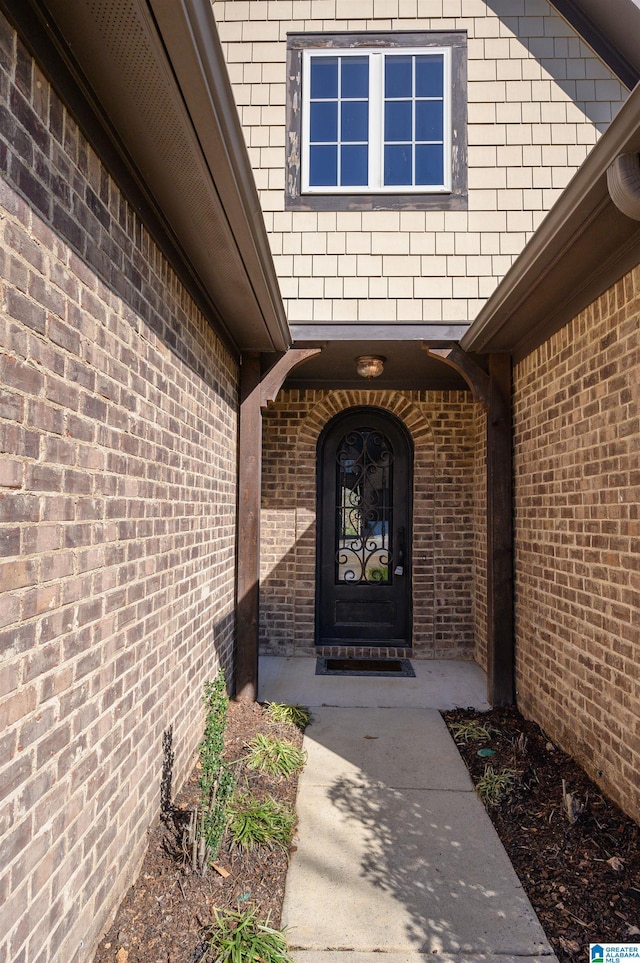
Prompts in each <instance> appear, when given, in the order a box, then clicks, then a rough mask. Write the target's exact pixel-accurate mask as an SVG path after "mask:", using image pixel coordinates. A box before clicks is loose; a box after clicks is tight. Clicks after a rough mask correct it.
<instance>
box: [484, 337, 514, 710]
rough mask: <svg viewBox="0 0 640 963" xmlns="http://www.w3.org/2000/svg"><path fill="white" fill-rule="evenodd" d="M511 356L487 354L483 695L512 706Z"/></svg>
mask: <svg viewBox="0 0 640 963" xmlns="http://www.w3.org/2000/svg"><path fill="white" fill-rule="evenodd" d="M512 444H513V443H512V416H511V357H510V355H507V354H492V355H490V356H489V410H488V412H487V610H488V615H487V688H488V693H487V698H488V701H489V702H490V703H491V704H492V705H496V706H505V705H513V703H514V701H515V681H514V670H515V660H514V611H513V606H514V590H513V584H514V580H513V451H512Z"/></svg>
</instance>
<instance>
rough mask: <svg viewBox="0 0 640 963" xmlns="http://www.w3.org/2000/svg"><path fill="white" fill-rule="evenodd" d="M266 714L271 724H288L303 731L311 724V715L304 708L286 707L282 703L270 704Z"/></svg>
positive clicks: (296, 705)
mask: <svg viewBox="0 0 640 963" xmlns="http://www.w3.org/2000/svg"><path fill="white" fill-rule="evenodd" d="M267 714H268V716H269V718H270V719H271V721H272V722H288V723H289V724H290V725H292V726H297V727H298V729H305V728H306V727H307V726H308V725H309V723H310V722H311V713H310V711H309V710H308V709H307V707H306V706H301V705H298V704H297V703H296V704H295V705H292V706H288V705H286V704H285V703H284V702H270V703H269V705H268V706H267Z"/></svg>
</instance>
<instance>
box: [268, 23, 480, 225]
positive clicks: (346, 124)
mask: <svg viewBox="0 0 640 963" xmlns="http://www.w3.org/2000/svg"><path fill="white" fill-rule="evenodd" d="M467 196H468V195H467V35H466V31H464V30H451V31H430V30H427V31H417V32H414V31H376V32H368V33H352V32H339V33H330V34H327V33H290V34H288V35H287V137H286V188H285V206H286V209H287V210H326V211H329V210H402V209H412V210H466V209H467Z"/></svg>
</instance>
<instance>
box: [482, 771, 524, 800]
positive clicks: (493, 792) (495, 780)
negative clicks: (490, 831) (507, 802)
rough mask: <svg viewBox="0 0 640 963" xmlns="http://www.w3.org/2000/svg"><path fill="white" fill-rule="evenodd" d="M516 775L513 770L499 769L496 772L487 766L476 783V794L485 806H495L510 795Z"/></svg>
mask: <svg viewBox="0 0 640 963" xmlns="http://www.w3.org/2000/svg"><path fill="white" fill-rule="evenodd" d="M517 775H518V774H517V772H516V771H515V769H500V770H498V771H497V772H496V771H495V770H494V768H493V766H492V765H491V764H487V765H486V766H485V767H484V773H483V774H482V776H481V777H480V779H478V782H477V783H476V792H477V793H478V795H479V796H480V799H482V801H483V803H484V804H485V805H486V806H497V805H498V803H499V802H502V800H503V799H504V798H505V797H507V796H509V795H510V794H511V792H512V790H513V788H514V786H515V784H516V777H517Z"/></svg>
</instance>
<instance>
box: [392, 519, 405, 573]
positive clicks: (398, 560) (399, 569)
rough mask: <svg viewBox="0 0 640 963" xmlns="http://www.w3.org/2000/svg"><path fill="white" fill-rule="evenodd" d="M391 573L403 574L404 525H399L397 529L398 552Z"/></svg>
mask: <svg viewBox="0 0 640 963" xmlns="http://www.w3.org/2000/svg"><path fill="white" fill-rule="evenodd" d="M393 574H394V575H404V525H401V526H400V528H399V529H398V552H397V555H396V565H395V568H394V570H393Z"/></svg>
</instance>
